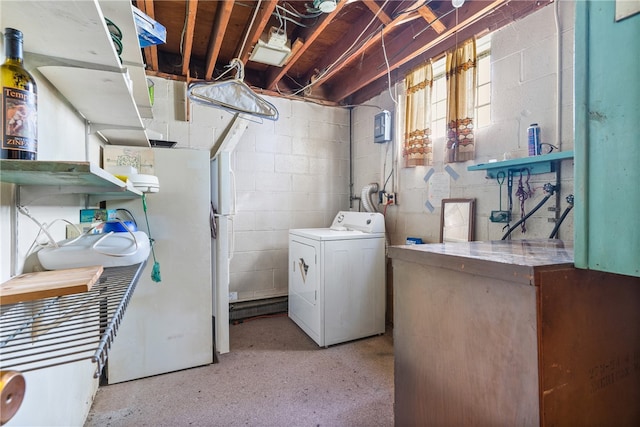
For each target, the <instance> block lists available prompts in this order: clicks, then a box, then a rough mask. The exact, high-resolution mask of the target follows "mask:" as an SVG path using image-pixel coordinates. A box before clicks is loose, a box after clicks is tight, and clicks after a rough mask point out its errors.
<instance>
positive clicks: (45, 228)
mask: <svg viewBox="0 0 640 427" xmlns="http://www.w3.org/2000/svg"><path fill="white" fill-rule="evenodd" d="M18 212H20V213H21V214H22V215H24V216H26V217H27V218H29V219H30V220H31V221H33V222H34V223H35V224H36V225H37V226H38V228H39V229H40V231H39V232H38V234H37V235H36V238H35V239H34V241H33V243H32V244H31V247H30V248H29V252H30V251H31V250H32V249H33V247H34V245H36V244H37V245H39V246H44V244H42V243H37V242H38V237H39V236H40V233H44V234H45V235H46V236H47V239H49V244H50V245H51V246H53V247H54V248H57V247H58V243H56V240H55V239H54V238H53V236H51V234H50V233H49V228H50V227H51V226H50V225H49V226H47V224H46V223H44V224H42V223H40V221H38V220H37V219H35V218H34V217H33V216H32V215H31V213H30V212H29V209H27V208H26V207H24V206H18ZM54 222H55V221H54ZM52 224H53V223H52Z"/></svg>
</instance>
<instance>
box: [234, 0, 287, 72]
mask: <svg viewBox="0 0 640 427" xmlns="http://www.w3.org/2000/svg"><path fill="white" fill-rule="evenodd" d="M277 5H278V0H263V1H262V3H261V5H260V11H259V12H258V14H257V15H256V20H255V22H254V24H253V27H252V28H247V29H246V31H248V32H249V35H248V36H247V42H246V43H245V46H244V48H243V47H242V46H239V47H238V49H242V52H238V55H237V57H238V58H240V60H241V61H242V63H243V64H246V63H247V60H248V59H249V52H251V48H252V47H253V46H255V45H256V43H258V40H259V39H260V36H261V35H262V33H263V32H264V29H265V28H266V27H267V24H268V23H269V19H270V18H271V14H272V13H273V11H274V10H275V9H276V6H277ZM250 22H251V20H249V23H250Z"/></svg>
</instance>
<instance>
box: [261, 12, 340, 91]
mask: <svg viewBox="0 0 640 427" xmlns="http://www.w3.org/2000/svg"><path fill="white" fill-rule="evenodd" d="M346 4H347V2H346V1H341V2H338V5H337V7H336V8H335V10H334V11H333V12H331V13H328V14H326V15H324V16H323V17H322V20H321V21H320V22H318V23H317V24H316V25H314V26H313V27H312V28H306V29H305V30H304V31H302V32H301V34H299V35H298V37H297V38H298V39H301V40H302V42H303V45H302V46H301V47H300V48H299V49H298V51H297V52H295V53H292V54H291V57H290V58H289V61H288V62H287V63H286V64H285V65H284V66H283V67H269V70H268V77H267V80H266V84H265V87H266V88H267V89H268V90H273V89H274V88H275V86H276V84H277V83H278V82H279V81H280V79H282V77H284V75H285V74H287V71H289V69H290V68H291V66H292V65H293V64H295V62H296V61H297V60H298V59H299V58H300V57H301V56H302V55H303V54H304V52H306V50H307V49H308V48H309V47H310V46H311V45H312V44H313V42H314V41H315V40H316V39H317V38H318V36H319V35H320V34H322V31H324V29H325V28H327V26H328V25H329V23H330V22H331V21H332V20H333V18H335V17H336V16H337V15H338V13H340V11H341V10H342V8H343V7H344V6H345V5H346Z"/></svg>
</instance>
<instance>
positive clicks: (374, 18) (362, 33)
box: [294, 0, 389, 95]
mask: <svg viewBox="0 0 640 427" xmlns="http://www.w3.org/2000/svg"><path fill="white" fill-rule="evenodd" d="M388 2H389V0H385V2H384V3H383V5H382V6H381V7H380V9H379V10H378V11H377V12H376V13H375V14H374V15H373V18H371V20H370V21H369V23H368V24H367V25H366V26H365V27H364V29H363V30H362V31H361V32H360V34H359V35H358V37H356V39H355V40H354V41H353V43H352V44H351V46H349V48H347V49H346V50H345V51H344V52H343V53H342V55H340V57H338V59H336V60H335V61H334V62H333V63H331V64H330V65H328V66H327V67H326V68H325V69H324V70H323V71H322V72H321V73H320V75H319V76H318V78H317V79H316V80H314V81H312V82H311V83H309V84H308V85H306V86H305V87H304V88H302V89H300V90H298V91H296V92H294V95H298V94H300V93H302V92H304V91H305V90H307V89H309V88H311V87H313V86H314V85H315V84H316V83H317V82H318V81H320V80H322V78H323V77H324V76H325V75H326V74H327V73H328V72H329V71H330V70H331V69H332V68H333V67H335V66H336V64H338V63H339V62H340V61H342V59H343V58H344V57H345V56H347V55H348V54H349V52H351V50H352V49H353V48H354V46H356V45H357V44H358V43H360V39H361V38H362V36H363V35H364V34H365V32H366V31H367V30H368V29H369V27H370V26H371V24H373V23H374V22H375V21H376V20H377V19H378V15H379V14H380V12H381V11H382V9H383V8H384V7H385V5H386V4H387V3H388ZM377 31H378V29H376V30H375V31H373V32H372V33H371V34H370V35H369V36H368V38H367V40H366V41H368V40H370V39H371V38H372V37H373V36H374V35H375V33H376V32H377ZM366 41H364V42H365V43H366ZM361 45H362V44H361Z"/></svg>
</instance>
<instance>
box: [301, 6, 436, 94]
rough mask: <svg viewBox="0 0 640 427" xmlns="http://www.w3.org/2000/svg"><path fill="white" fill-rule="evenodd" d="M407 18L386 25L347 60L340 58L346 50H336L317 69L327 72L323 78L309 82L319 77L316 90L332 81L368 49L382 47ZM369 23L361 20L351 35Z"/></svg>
mask: <svg viewBox="0 0 640 427" xmlns="http://www.w3.org/2000/svg"><path fill="white" fill-rule="evenodd" d="M423 3H424V0H418V1H415V2H414V3H413V4H412V5H411V6H409V8H408V9H415V8H417V7H419V6H421V5H422V4H423ZM374 13H375V12H374ZM413 14H414V15H415V16H419V15H418V14H417V12H413ZM406 18H407V17H406V16H403V15H399V16H398V17H396V19H394V20H393V21H391V22H390V23H389V24H388V25H385V26H384V27H383V28H382V30H380V31H378V32H377V33H376V34H374V35H373V36H372V37H371V38H370V39H369V40H367V41H366V42H364V43H363V44H362V45H361V46H360V47H358V48H356V49H355V50H354V51H353V52H352V53H351V55H349V56H348V57H346V58H340V56H341V55H342V53H343V52H344V49H336V50H335V52H336V53H335V54H333V55H328V57H327V58H326V59H325V61H324V62H323V63H322V64H319V66H318V67H317V69H319V70H325V71H323V72H321V76H315V77H312V76H309V77H308V80H311V79H312V78H318V77H319V79H318V80H316V83H315V84H314V88H317V87H319V86H321V85H322V84H323V83H325V82H326V81H328V80H330V79H331V78H332V77H333V76H335V75H336V74H337V73H339V72H340V71H342V70H343V69H344V68H345V67H347V66H348V65H349V64H351V63H352V62H353V61H355V60H356V59H358V58H362V56H363V53H364V52H366V51H367V50H368V49H370V48H372V47H374V46H377V45H380V44H381V42H382V38H383V37H385V36H386V35H387V34H389V33H390V32H391V31H394V30H397V28H396V27H397V26H398V25H399V24H400V23H404V22H406ZM369 21H371V17H368V16H365V17H363V18H361V19H360V25H356V24H354V25H353V28H354V30H352V31H351V32H350V34H351V33H360V32H361V31H362V30H361V29H362V28H364V27H365V25H367V24H368V23H369ZM356 28H357V30H356ZM354 38H355V35H354V36H353V37H349V36H347V37H345V39H346V40H353V39H354Z"/></svg>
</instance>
